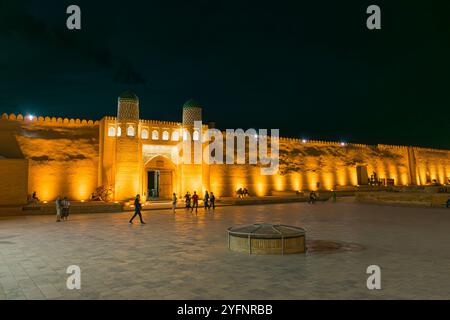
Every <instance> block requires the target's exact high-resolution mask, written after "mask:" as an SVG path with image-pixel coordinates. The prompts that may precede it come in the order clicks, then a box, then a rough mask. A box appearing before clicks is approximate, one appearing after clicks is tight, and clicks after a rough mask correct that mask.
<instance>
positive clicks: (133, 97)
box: [119, 91, 139, 101]
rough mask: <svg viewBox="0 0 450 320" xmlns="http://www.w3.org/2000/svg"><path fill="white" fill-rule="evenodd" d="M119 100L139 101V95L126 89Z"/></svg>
mask: <svg viewBox="0 0 450 320" xmlns="http://www.w3.org/2000/svg"><path fill="white" fill-rule="evenodd" d="M119 100H135V101H139V98H138V96H137V95H136V94H135V93H134V92H132V91H125V92H123V93H122V94H121V95H120V96H119Z"/></svg>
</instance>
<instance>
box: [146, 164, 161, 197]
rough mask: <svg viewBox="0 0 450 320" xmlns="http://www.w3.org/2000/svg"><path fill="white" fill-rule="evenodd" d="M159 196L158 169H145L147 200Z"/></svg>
mask: <svg viewBox="0 0 450 320" xmlns="http://www.w3.org/2000/svg"><path fill="white" fill-rule="evenodd" d="M157 198H159V171H158V170H152V171H147V200H152V199H157Z"/></svg>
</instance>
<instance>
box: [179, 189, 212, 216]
mask: <svg viewBox="0 0 450 320" xmlns="http://www.w3.org/2000/svg"><path fill="white" fill-rule="evenodd" d="M184 199H185V203H186V209H188V210H189V209H190V210H191V212H193V211H194V209H195V212H196V213H197V212H198V201H199V196H198V194H197V191H194V194H193V195H192V196H191V194H190V193H189V191H188V192H186V194H185V196H184ZM203 205H204V208H205V210H211V208H212V209H213V210H215V209H216V196H215V195H214V193H213V192H211V193H209V192H208V191H206V192H205V196H204V197H203Z"/></svg>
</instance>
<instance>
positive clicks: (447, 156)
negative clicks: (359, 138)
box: [210, 138, 450, 196]
mask: <svg viewBox="0 0 450 320" xmlns="http://www.w3.org/2000/svg"><path fill="white" fill-rule="evenodd" d="M411 158H412V159H411ZM357 166H363V167H366V168H367V175H368V176H370V175H372V174H373V172H375V173H376V175H377V177H378V178H380V179H394V184H395V185H409V184H418V185H425V184H427V183H431V182H432V180H433V179H436V181H437V182H440V183H447V181H448V179H449V178H450V151H447V150H434V149H424V148H416V147H414V148H408V147H404V146H389V145H374V146H370V145H362V144H345V145H341V144H340V143H338V142H326V141H307V142H302V140H299V139H289V138H281V139H280V171H279V174H277V175H273V176H264V175H261V171H260V168H259V167H258V166H251V165H233V166H230V165H212V166H211V169H210V189H211V190H212V191H213V192H214V191H215V190H216V192H217V193H218V194H220V195H222V196H231V195H234V194H235V191H236V190H237V189H239V188H244V187H245V188H247V189H248V190H249V192H250V193H251V194H252V195H259V196H263V195H268V194H271V192H272V191H297V190H298V191H302V190H316V189H326V190H331V189H339V188H340V187H345V186H356V185H358V177H357V169H356V168H357ZM427 172H428V173H427Z"/></svg>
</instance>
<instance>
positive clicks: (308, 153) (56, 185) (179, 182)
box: [0, 102, 450, 203]
mask: <svg viewBox="0 0 450 320" xmlns="http://www.w3.org/2000/svg"><path fill="white" fill-rule="evenodd" d="M185 107H186V108H184V111H185V112H184V114H183V119H185V120H186V119H187V120H189V121H190V122H192V121H191V120H192V119H194V118H193V116H195V117H196V118H199V119H201V114H200V113H199V112H198V110H197V109H198V108H197V107H196V104H194V103H193V102H190V103H189V104H187V105H185ZM196 108H197V109H196ZM191 110H194V111H195V112H194V113H192V112H187V111H191ZM192 115H193V116H192ZM187 120H186V121H187ZM194 120H195V119H194ZM190 122H189V123H187V122H186V123H183V124H180V123H170V122H164V121H153V120H151V121H150V120H139V119H138V116H136V117H134V118H127V119H118V118H112V117H104V118H103V119H102V120H101V121H100V122H97V121H95V122H94V121H86V120H79V119H70V120H69V119H61V118H49V117H46V118H43V117H39V118H33V119H24V118H23V117H22V116H21V115H18V116H15V115H6V114H4V115H3V116H2V119H1V120H0V146H1V148H0V157H3V158H5V159H8V160H10V159H16V160H18V161H16V162H15V164H14V168H13V167H12V165H11V168H10V169H6V170H5V168H2V169H3V171H1V172H3V176H5V177H6V176H7V172H9V171H10V170H11V172H12V171H14V170H16V172H17V170H19V171H20V172H21V174H17V175H13V176H16V177H17V178H18V179H19V177H22V176H23V177H22V178H21V181H22V182H21V183H20V188H19V189H18V191H17V192H18V193H20V194H23V190H27V191H28V193H29V194H31V193H32V192H33V191H36V192H37V194H38V196H39V197H40V198H41V199H42V200H47V201H51V200H54V199H55V198H56V197H57V196H58V195H61V196H67V197H69V198H70V199H72V200H86V199H89V197H90V194H91V193H92V192H94V190H95V189H96V187H98V186H111V187H112V188H113V189H114V190H115V200H126V199H128V198H131V197H132V196H134V195H135V194H136V193H140V194H141V195H146V194H147V195H148V190H147V186H148V176H147V172H146V171H148V170H160V171H161V174H162V173H165V174H166V175H161V185H162V184H163V182H164V183H165V186H166V188H169V187H167V186H170V188H171V190H164V192H162V191H161V192H162V193H164V194H165V195H170V194H171V192H177V193H178V194H180V193H182V194H184V193H185V192H186V191H190V192H193V191H194V190H196V191H197V192H199V193H203V192H204V191H205V190H208V191H213V192H214V193H215V194H216V195H217V196H233V195H235V192H236V190H237V189H239V188H247V189H248V190H249V192H250V194H252V195H258V196H263V195H269V194H271V192H272V191H297V190H298V191H301V190H316V189H327V190H330V189H336V188H339V187H344V186H355V185H358V184H361V185H364V184H367V176H370V175H371V174H372V173H373V172H375V173H376V175H377V177H378V178H381V179H393V181H394V183H395V185H409V184H412V185H425V184H430V183H433V182H434V180H435V182H439V183H442V184H445V183H448V182H449V179H450V151H448V150H435V149H426V148H417V147H402V146H388V145H375V146H369V145H362V144H344V145H341V144H340V143H336V142H322V141H305V142H304V141H302V140H298V139H289V138H280V167H279V173H278V174H276V175H273V176H265V175H262V174H261V168H260V167H259V166H257V165H238V164H234V165H225V164H222V165H216V164H213V165H210V166H208V165H207V164H205V163H204V164H203V165H176V164H174V163H171V152H172V150H173V148H174V146H175V145H177V143H178V141H181V139H182V130H190V131H192V130H193V129H192V128H191V126H192V124H191V123H190ZM119 128H120V129H119ZM119 130H120V132H121V134H119ZM128 130H131V132H128ZM175 134H177V139H172V137H174V135H175ZM153 135H155V137H153ZM191 135H192V136H194V135H193V132H191ZM161 157H162V158H161ZM155 159H156V160H155ZM20 160H21V161H20ZM153 160H155V161H153ZM27 161H28V166H27V165H26V164H25V163H27ZM8 163H12V162H7V161H2V162H0V165H2V166H6V165H8ZM159 163H164V166H163V167H160V165H159ZM8 166H9V165H8ZM26 167H28V179H26V178H25V176H26V175H27V174H26V173H24V172H25V168H26ZM21 168H22V169H21ZM361 168H363V169H364V170H361ZM358 170H359V171H358ZM163 171H164V172H163ZM358 172H359V174H358ZM361 172H363V174H361ZM364 175H365V177H364ZM163 176H164V177H166V178H167V179H165V180H164V181H163V180H162V177H163ZM2 180H4V181H0V183H2V185H3V187H5V186H6V188H8V186H9V185H11V183H10V181H6V180H5V179H2ZM7 180H11V179H7ZM2 190H3V189H2ZM5 190H6V189H5ZM23 197H24V195H22V196H20V199H22V198H23ZM8 198H9V197H8ZM20 199H19V200H20ZM19 200H17V201H15V203H23V200H20V201H19Z"/></svg>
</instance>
